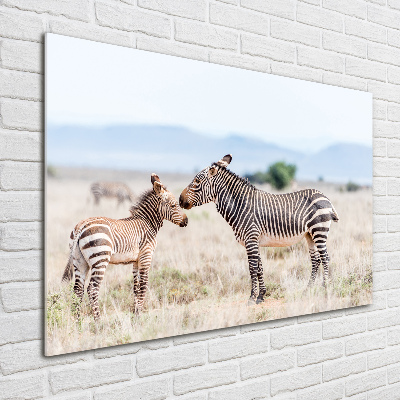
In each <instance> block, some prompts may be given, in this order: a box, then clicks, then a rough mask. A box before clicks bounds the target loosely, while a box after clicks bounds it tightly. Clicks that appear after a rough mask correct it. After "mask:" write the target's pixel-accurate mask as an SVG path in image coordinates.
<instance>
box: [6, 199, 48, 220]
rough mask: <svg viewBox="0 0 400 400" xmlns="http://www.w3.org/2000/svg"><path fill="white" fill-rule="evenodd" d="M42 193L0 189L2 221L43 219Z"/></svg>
mask: <svg viewBox="0 0 400 400" xmlns="http://www.w3.org/2000/svg"><path fill="white" fill-rule="evenodd" d="M41 203H42V194H41V193H38V192H20V193H18V192H2V191H0V204H1V208H0V222H10V221H32V220H41V219H42V204H41Z"/></svg>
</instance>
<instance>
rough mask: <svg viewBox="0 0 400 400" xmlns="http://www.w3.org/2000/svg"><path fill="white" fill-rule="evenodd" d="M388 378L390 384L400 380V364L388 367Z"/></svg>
mask: <svg viewBox="0 0 400 400" xmlns="http://www.w3.org/2000/svg"><path fill="white" fill-rule="evenodd" d="M387 378H388V382H389V384H393V383H397V382H400V365H396V366H395V367H393V368H388V370H387Z"/></svg>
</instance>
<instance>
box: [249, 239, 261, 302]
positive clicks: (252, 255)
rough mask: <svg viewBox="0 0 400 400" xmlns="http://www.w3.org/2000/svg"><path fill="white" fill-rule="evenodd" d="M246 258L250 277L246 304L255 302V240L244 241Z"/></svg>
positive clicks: (256, 275)
mask: <svg viewBox="0 0 400 400" xmlns="http://www.w3.org/2000/svg"><path fill="white" fill-rule="evenodd" d="M246 251H247V259H248V261H249V272H250V278H251V292H250V298H249V301H248V305H252V304H254V303H255V302H256V296H257V295H256V293H257V283H258V254H259V249H258V242H257V241H256V240H252V241H248V242H246Z"/></svg>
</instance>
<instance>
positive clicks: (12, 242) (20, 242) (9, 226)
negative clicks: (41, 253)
mask: <svg viewBox="0 0 400 400" xmlns="http://www.w3.org/2000/svg"><path fill="white" fill-rule="evenodd" d="M41 230H42V223H41V222H8V223H6V224H0V250H6V251H10V250H11V251H14V250H39V249H41V248H42V233H41Z"/></svg>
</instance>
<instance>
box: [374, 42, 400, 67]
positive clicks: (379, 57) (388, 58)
mask: <svg viewBox="0 0 400 400" xmlns="http://www.w3.org/2000/svg"><path fill="white" fill-rule="evenodd" d="M368 58H369V59H370V60H374V61H379V62H381V63H385V64H393V65H397V66H400V50H396V49H393V48H391V47H388V46H381V45H379V44H375V43H369V44H368Z"/></svg>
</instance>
